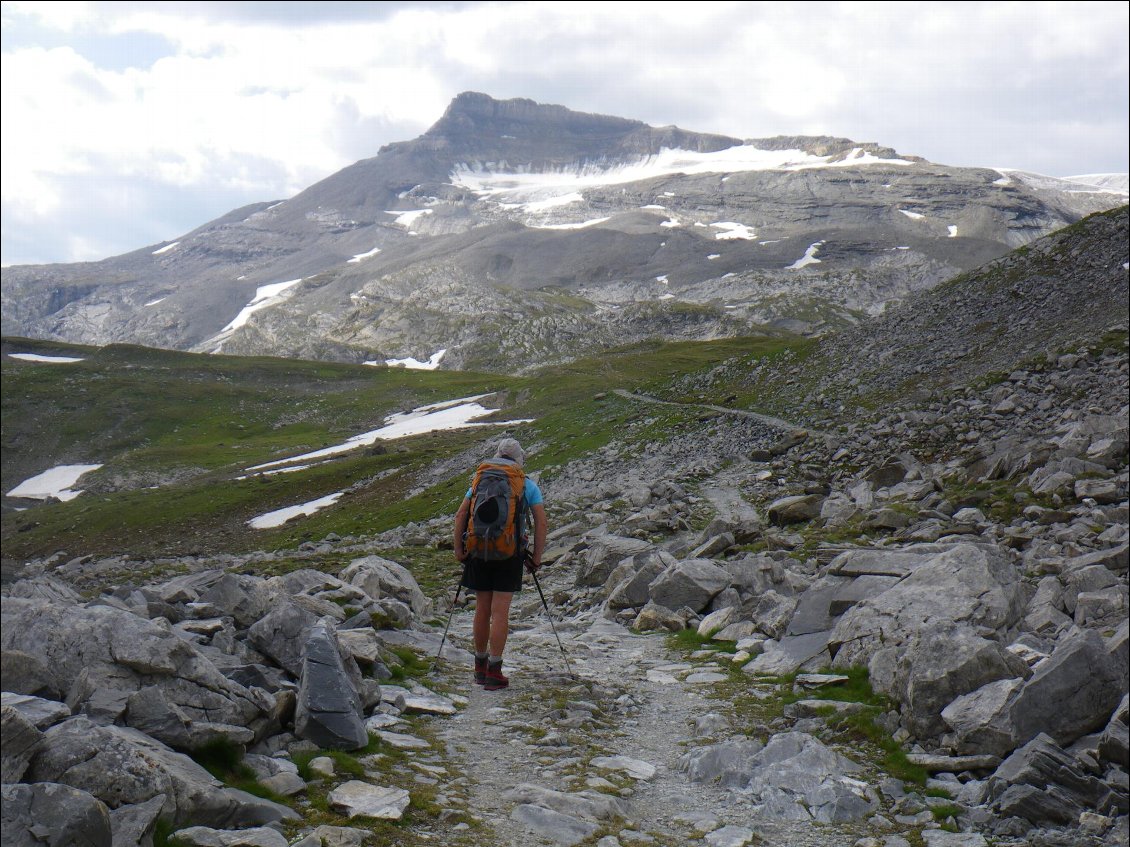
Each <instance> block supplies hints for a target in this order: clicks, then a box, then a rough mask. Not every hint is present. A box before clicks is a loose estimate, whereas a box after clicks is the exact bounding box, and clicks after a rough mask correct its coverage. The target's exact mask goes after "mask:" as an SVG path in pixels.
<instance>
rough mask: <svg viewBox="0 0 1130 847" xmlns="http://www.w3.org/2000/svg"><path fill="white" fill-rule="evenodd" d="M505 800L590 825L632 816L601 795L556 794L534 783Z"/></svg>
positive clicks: (618, 801)
mask: <svg viewBox="0 0 1130 847" xmlns="http://www.w3.org/2000/svg"><path fill="white" fill-rule="evenodd" d="M503 796H504V797H505V798H506V799H507V800H509V801H510V802H512V803H527V804H531V805H534V806H541V807H542V808H545V809H552V810H553V811H555V812H560V813H561V814H563V815H569V816H571V817H574V818H582V819H583V820H589V821H614V820H618V819H621V818H626V817H627V816H628V811H629V809H628V804H627V803H626V802H625V801H623V800H621V799H619V798H617V797H610V796H609V795H607V794H602V793H600V792H599V791H581V792H568V791H554V790H552V789H550V788H543V787H542V786H540V785H534V784H532V783H528V782H525V783H521V784H519V785H515V786H514V787H513V788H511V789H508V790H507V791H506V792H505V793H504V794H503Z"/></svg>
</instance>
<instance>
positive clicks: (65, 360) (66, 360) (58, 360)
mask: <svg viewBox="0 0 1130 847" xmlns="http://www.w3.org/2000/svg"><path fill="white" fill-rule="evenodd" d="M8 358H10V359H19V360H20V361H22V362H42V363H44V364H49V365H73V364H74V363H75V362H82V361H84V359H82V358H76V357H74V356H44V355H42V354H41V353H9V354H8Z"/></svg>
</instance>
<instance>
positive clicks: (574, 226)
mask: <svg viewBox="0 0 1130 847" xmlns="http://www.w3.org/2000/svg"><path fill="white" fill-rule="evenodd" d="M607 220H611V218H593V219H592V220H591V221H582V222H581V223H579V224H539V225H536V226H533V227H531V229H584V228H585V227H589V226H596V225H597V224H602V223H604V222H605V221H607Z"/></svg>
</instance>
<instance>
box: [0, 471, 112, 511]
mask: <svg viewBox="0 0 1130 847" xmlns="http://www.w3.org/2000/svg"><path fill="white" fill-rule="evenodd" d="M100 467H102V466H101V465H58V466H57V467H54V468H51V470H47V471H44V472H43V473H41V474H37V475H36V476H33V477H32V478H31V479H25V480H24V481H23V482H21V483H20V484H19V485H17V486H16V487H15V488H13V489H12V490H11V491H9V492H8V496H9V497H29V498H31V499H33V500H46V499H47V498H48V497H54V498H55V499H56V500H62V501H63V502H66V501H68V500H74V499H75V498H76V497H78V496H79V495H80V494H82V492H81V491H73V490H72V489H71V486H72V485H74V484H75V483H76V482H78V481H79V479H80V478H81V477H82V475H83V474H85V473H89V472H90V471H96V470H98V469H99V468H100Z"/></svg>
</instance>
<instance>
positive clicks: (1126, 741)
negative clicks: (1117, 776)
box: [1099, 694, 1130, 770]
mask: <svg viewBox="0 0 1130 847" xmlns="http://www.w3.org/2000/svg"><path fill="white" fill-rule="evenodd" d="M1128 703H1130V697H1127V695H1125V694H1123V695H1122V702H1121V703H1119V704H1118V708H1116V709H1115V710H1114V714H1113V715H1111V716H1110V721H1109V722H1108V723H1107V725H1106V729H1104V730H1103V733H1102V736H1101V737H1100V738H1099V755H1100V756H1102V758H1103V759H1104V760H1105V761H1108V762H1113V763H1114V764H1116V765H1120V766H1121V767H1122V768H1123V769H1124V770H1125V769H1126V768H1130V705H1128Z"/></svg>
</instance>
